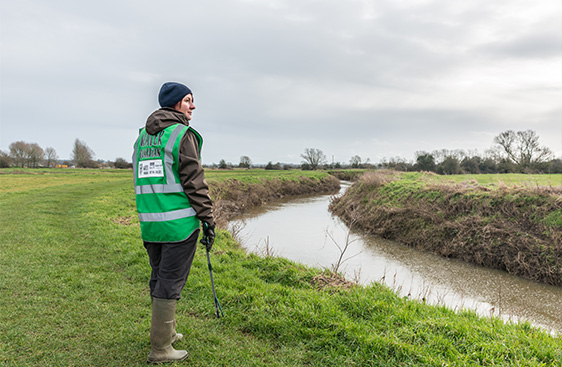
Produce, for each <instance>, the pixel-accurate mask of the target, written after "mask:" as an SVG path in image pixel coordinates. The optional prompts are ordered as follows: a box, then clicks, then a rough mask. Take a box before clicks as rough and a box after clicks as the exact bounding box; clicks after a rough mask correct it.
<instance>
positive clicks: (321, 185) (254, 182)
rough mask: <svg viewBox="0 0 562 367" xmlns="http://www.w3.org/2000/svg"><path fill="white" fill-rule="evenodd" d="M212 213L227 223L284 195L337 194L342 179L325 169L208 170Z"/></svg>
mask: <svg viewBox="0 0 562 367" xmlns="http://www.w3.org/2000/svg"><path fill="white" fill-rule="evenodd" d="M206 177H207V180H208V182H209V190H210V195H211V197H212V198H213V200H214V207H213V213H214V215H215V218H216V220H217V223H218V224H219V225H221V226H223V227H224V226H225V225H226V223H227V222H228V220H229V219H231V218H233V217H234V216H236V215H238V214H240V213H242V212H244V211H246V210H250V209H252V208H255V207H258V206H261V205H264V204H266V203H268V202H271V201H274V200H278V199H281V198H284V197H295V196H299V195H312V194H321V193H325V194H329V193H336V192H337V191H338V190H339V188H340V182H339V179H338V178H336V177H335V176H334V175H330V174H327V173H325V172H322V171H297V170H293V171H283V172H279V171H277V172H276V171H266V170H258V169H253V170H231V171H219V170H216V171H212V170H207V171H206Z"/></svg>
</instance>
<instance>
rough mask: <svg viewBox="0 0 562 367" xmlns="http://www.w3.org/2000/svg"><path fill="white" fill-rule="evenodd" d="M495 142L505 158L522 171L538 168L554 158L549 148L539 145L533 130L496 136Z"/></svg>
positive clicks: (509, 131)
mask: <svg viewBox="0 0 562 367" xmlns="http://www.w3.org/2000/svg"><path fill="white" fill-rule="evenodd" d="M494 142H495V143H496V145H497V147H498V148H499V150H500V151H501V152H502V153H503V155H504V158H506V159H507V160H508V161H510V162H511V163H513V164H515V165H517V166H518V167H519V169H520V170H521V171H524V170H526V169H528V168H537V167H538V165H539V164H541V163H543V162H546V161H548V160H549V159H551V157H552V151H551V150H550V149H549V148H547V147H545V146H542V147H541V146H540V145H539V137H538V136H537V133H536V132H535V131H533V130H526V131H517V132H514V131H513V130H507V131H504V132H502V133H501V134H499V135H498V136H496V137H495V138H494Z"/></svg>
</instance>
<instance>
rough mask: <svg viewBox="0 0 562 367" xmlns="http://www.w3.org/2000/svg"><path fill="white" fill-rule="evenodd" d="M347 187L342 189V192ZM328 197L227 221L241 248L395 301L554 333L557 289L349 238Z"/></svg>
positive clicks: (560, 311)
mask: <svg viewBox="0 0 562 367" xmlns="http://www.w3.org/2000/svg"><path fill="white" fill-rule="evenodd" d="M348 186H349V184H346V183H344V184H343V185H342V191H343V190H345V189H346V188H347V187H348ZM330 199H331V196H330V195H320V196H312V197H302V198H298V199H292V200H290V201H284V202H277V203H274V204H270V205H266V206H264V207H260V208H257V209H255V210H253V211H250V212H248V213H246V214H244V215H243V216H241V217H239V218H237V219H235V220H233V221H231V223H230V228H231V231H233V232H236V233H237V237H238V238H239V239H240V241H241V242H242V245H243V246H244V247H245V248H246V249H247V250H249V251H252V252H256V253H259V254H264V253H269V254H273V255H275V256H280V257H284V258H287V259H290V260H294V261H297V262H300V263H303V264H306V265H311V266H318V267H325V268H331V267H333V266H334V264H336V263H337V262H338V259H339V258H340V255H342V250H340V248H341V249H343V248H345V246H346V244H347V245H348V246H347V249H346V250H345V252H343V256H342V260H343V263H341V265H340V267H339V271H340V272H342V273H343V274H344V275H345V276H346V278H348V279H350V280H356V281H358V282H360V283H361V284H365V285H366V284H369V283H371V282H379V283H384V284H386V285H388V286H389V287H391V288H393V289H394V290H395V291H396V292H397V293H398V294H400V295H401V296H409V297H411V298H415V299H419V300H425V301H426V302H428V303H432V304H440V305H443V304H444V305H446V306H447V307H449V308H451V309H455V310H459V309H461V308H462V309H471V310H475V311H476V312H478V313H479V314H481V315H486V316H495V317H501V318H502V319H504V320H511V321H514V322H516V321H518V320H527V321H529V322H531V323H532V324H533V325H535V326H539V327H542V328H544V329H546V330H548V331H550V332H552V333H557V332H558V333H562V287H554V286H549V285H545V284H539V283H535V282H532V281H529V280H525V279H522V278H519V277H516V276H512V275H509V274H507V273H505V272H503V271H499V270H492V269H486V268H482V267H478V266H474V265H470V264H467V263H465V262H462V261H458V260H452V259H445V258H442V257H440V256H436V255H433V254H430V253H426V252H421V251H418V250H415V249H412V248H410V247H407V246H405V245H402V244H400V243H397V242H394V241H388V240H384V239H381V238H378V237H375V236H372V235H365V234H361V233H354V232H350V231H349V229H348V228H347V227H346V225H345V224H344V223H343V222H342V221H340V220H339V219H338V218H337V217H335V216H332V215H331V213H330V212H329V211H328V205H329V203H330Z"/></svg>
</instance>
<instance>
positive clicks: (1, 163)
mask: <svg viewBox="0 0 562 367" xmlns="http://www.w3.org/2000/svg"><path fill="white" fill-rule="evenodd" d="M11 165H12V158H11V157H10V155H9V154H8V153H6V152H5V151H3V150H0V168H8V167H10V166H11Z"/></svg>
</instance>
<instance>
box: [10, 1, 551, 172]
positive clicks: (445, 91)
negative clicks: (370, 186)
mask: <svg viewBox="0 0 562 367" xmlns="http://www.w3.org/2000/svg"><path fill="white" fill-rule="evenodd" d="M561 29H562V4H561V1H559V0H541V1H531V0H525V1H522V0H494V1H490V0H470V1H466V0H345V1H344V0H340V1H335V0H271V1H269V0H228V1H227V0H205V1H201V0H182V1H172V0H163V1H162V0H161V1H154V0H146V1H145V0H134V1H133V0H130V1H126V0H112V1H106V0H96V1H73V0H49V1H44V0H43V1H41V0H17V1H9V0H0V30H1V34H0V42H1V44H0V46H1V50H0V57H1V60H0V88H1V89H0V124H1V126H0V149H1V150H4V151H8V146H9V145H10V143H12V142H14V141H18V140H23V141H26V142H30V143H34V142H35V143H38V144H39V145H40V146H41V147H43V148H46V147H49V146H50V147H53V148H55V150H56V151H57V153H58V155H59V157H60V158H69V157H70V155H71V151H72V147H73V144H74V141H75V139H77V138H78V139H80V140H82V141H84V142H86V144H87V145H88V146H89V147H90V148H91V149H92V150H93V151H94V152H95V158H96V159H103V160H114V159H115V158H118V157H123V158H125V159H127V160H128V161H130V160H131V153H132V144H133V143H134V141H135V139H136V136H137V134H138V129H139V128H140V127H142V126H143V125H144V123H145V121H146V117H147V116H148V115H149V114H150V113H151V112H152V111H154V110H155V109H157V108H158V107H159V106H158V102H157V94H158V90H159V88H160V86H161V85H162V84H163V83H164V82H167V81H179V82H182V83H184V84H186V85H188V86H189V87H190V88H191V89H192V90H193V92H194V98H195V105H196V107H197V109H196V110H195V112H194V117H193V120H192V121H191V124H192V126H193V127H194V128H195V129H197V130H198V131H199V132H200V133H201V134H202V135H203V137H204V140H205V143H204V146H203V162H204V163H206V164H210V163H213V162H215V163H217V162H218V161H219V160H220V159H225V160H226V161H227V162H232V163H234V164H238V163H239V161H240V156H243V155H246V156H249V157H250V158H251V159H252V161H253V162H254V163H267V162H269V161H272V162H274V163H275V162H285V163H300V162H301V161H302V159H301V157H300V154H302V153H303V152H304V150H305V148H317V149H321V150H322V151H323V152H324V153H325V154H326V156H327V157H328V160H329V161H332V159H333V160H334V161H337V162H349V159H350V158H351V157H352V156H354V155H359V156H360V157H362V158H363V159H366V158H369V159H370V160H371V161H372V162H379V161H381V160H382V159H383V158H385V157H386V158H387V159H388V158H390V157H395V156H400V157H403V158H405V159H407V160H412V161H413V160H414V159H415V152H416V151H422V150H426V151H432V150H438V149H464V150H473V149H477V150H479V151H480V152H481V153H483V152H484V150H485V149H487V148H489V147H491V146H492V144H493V138H494V136H496V135H498V134H499V133H500V132H502V131H505V130H509V129H511V130H515V131H518V130H527V129H532V130H535V131H536V132H537V134H538V135H539V136H540V143H541V144H542V145H546V146H548V147H549V148H550V149H551V150H553V151H554V152H555V154H556V156H557V157H561V156H562V36H561Z"/></svg>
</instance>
